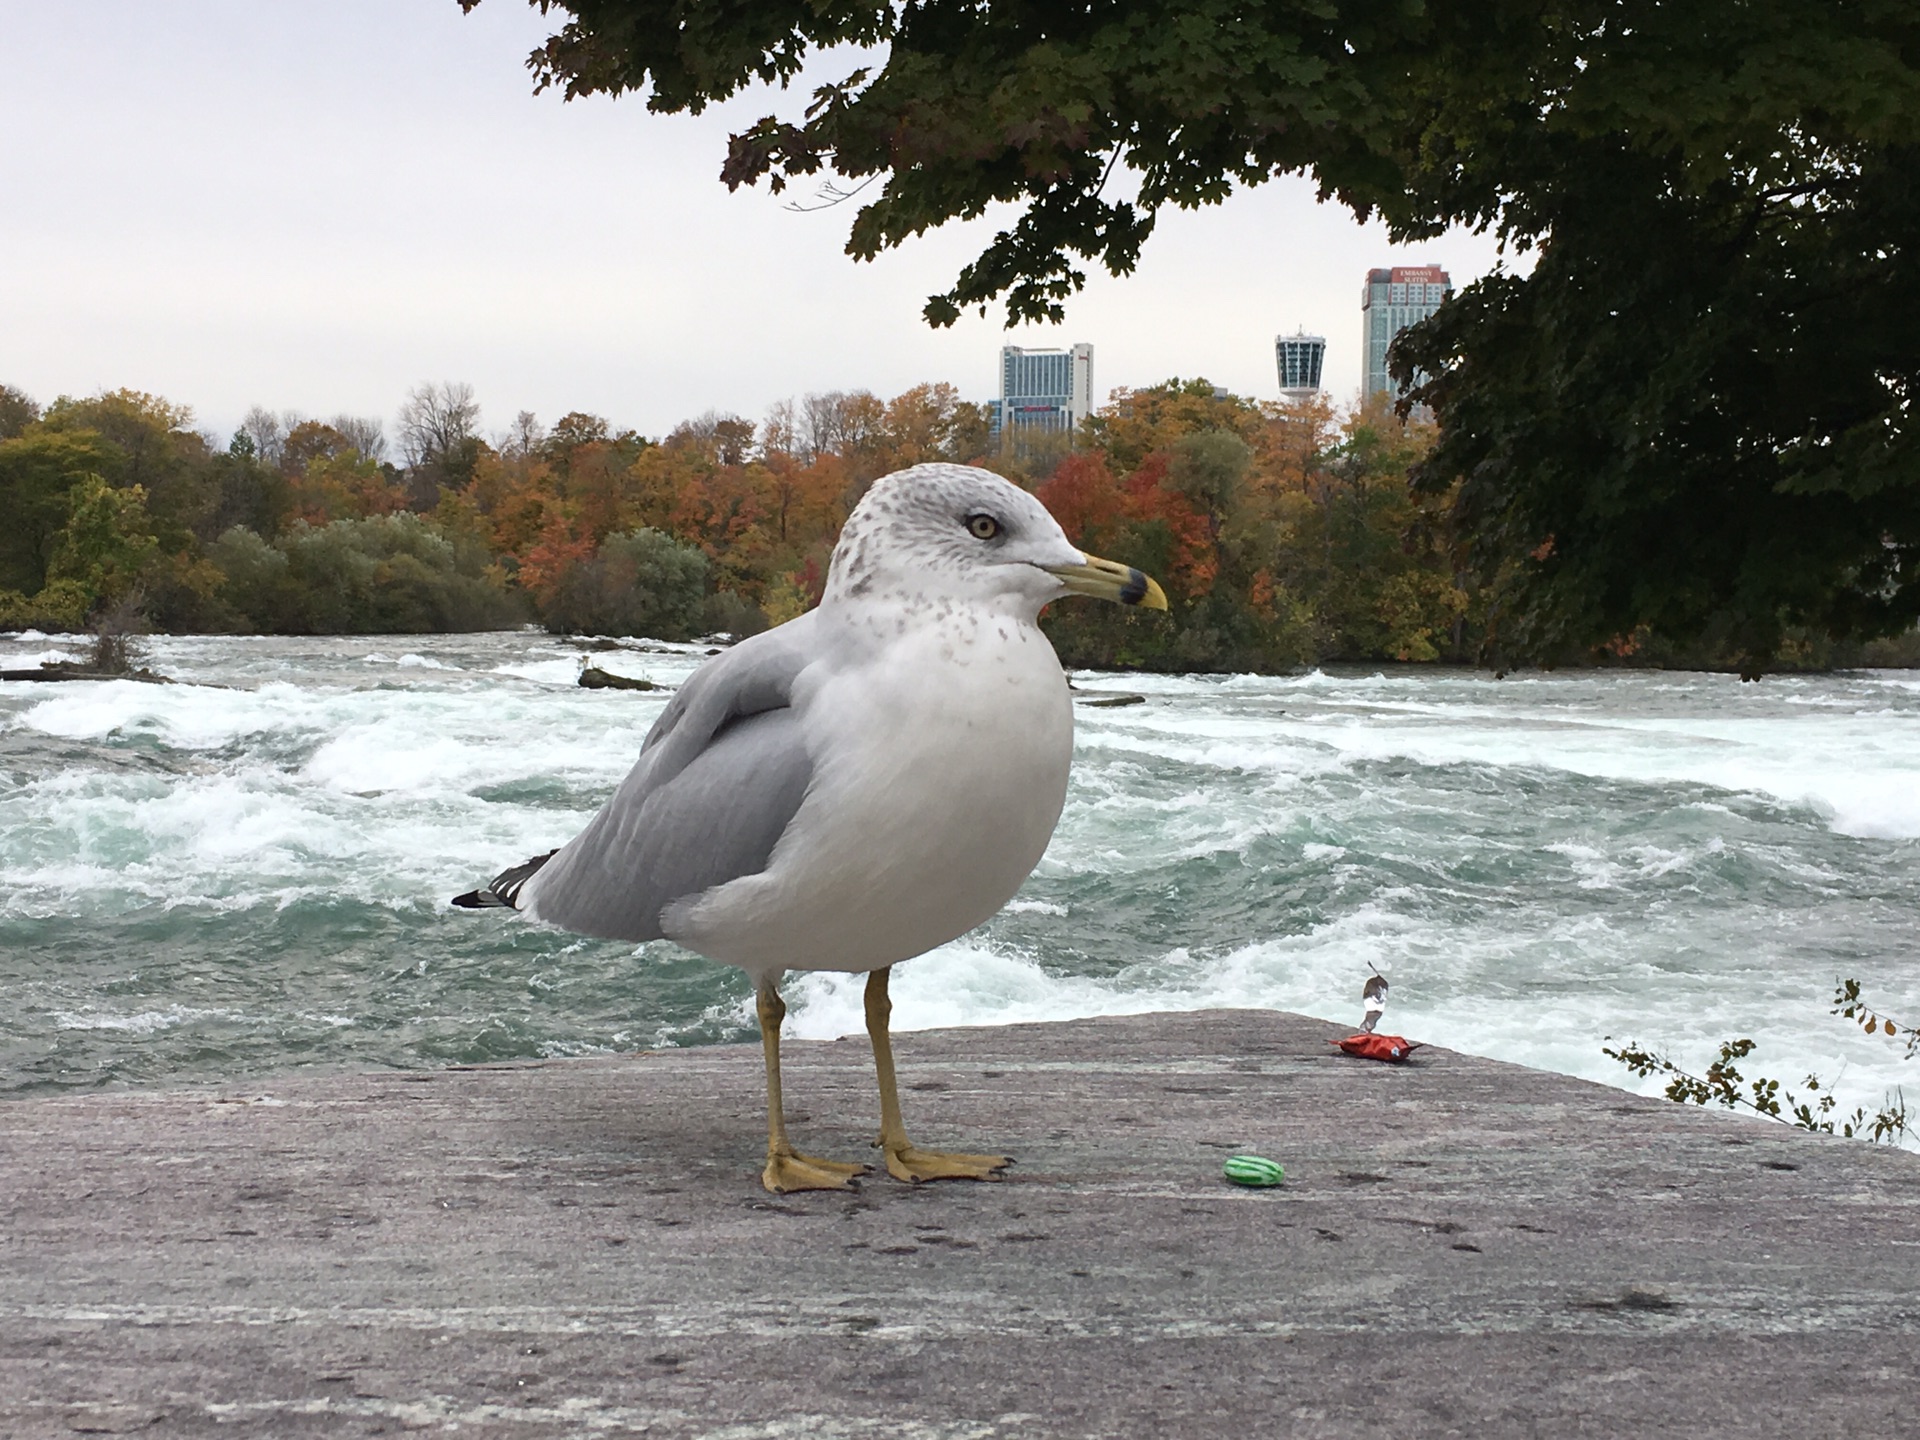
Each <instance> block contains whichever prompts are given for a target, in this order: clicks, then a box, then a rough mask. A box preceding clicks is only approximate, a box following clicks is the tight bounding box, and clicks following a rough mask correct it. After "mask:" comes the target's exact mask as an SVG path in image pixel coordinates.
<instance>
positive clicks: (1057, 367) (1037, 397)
mask: <svg viewBox="0 0 1920 1440" xmlns="http://www.w3.org/2000/svg"><path fill="white" fill-rule="evenodd" d="M992 412H993V428H994V431H995V433H996V434H997V433H998V432H999V431H1000V430H1001V429H1002V428H1003V427H1011V428H1014V429H1037V430H1063V431H1066V432H1067V433H1068V434H1071V433H1073V432H1074V431H1075V430H1077V429H1079V428H1080V422H1081V421H1082V420H1084V419H1086V418H1087V416H1089V415H1091V414H1092V413H1093V346H1091V345H1075V346H1073V347H1072V348H1071V349H1068V350H1024V349H1022V348H1021V347H1020V346H1018V345H1008V346H1005V347H1003V348H1002V349H1001V351H1000V399H999V401H998V402H997V403H996V404H995V405H994V406H993V407H992Z"/></svg>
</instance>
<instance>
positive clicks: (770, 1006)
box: [755, 984, 872, 1195]
mask: <svg viewBox="0 0 1920 1440" xmlns="http://www.w3.org/2000/svg"><path fill="white" fill-rule="evenodd" d="M755 1009H756V1010H757V1011H758V1012H759V1015H760V1050H761V1054H762V1055H763V1056H764V1057H765V1059H766V1062H767V1166H766V1169H764V1170H762V1171H761V1172H760V1183H761V1184H762V1185H765V1186H766V1187H767V1189H769V1190H771V1191H772V1192H773V1193H774V1194H776V1195H784V1194H786V1193H787V1192H788V1191H789V1190H851V1189H852V1188H853V1177H854V1176H856V1175H864V1174H866V1172H867V1171H868V1170H869V1169H871V1168H872V1167H871V1166H867V1165H850V1164H848V1163H847V1162H846V1161H844V1160H820V1159H817V1158H815V1157H814V1156H812V1155H802V1154H800V1153H799V1152H798V1151H797V1150H795V1149H794V1148H793V1144H792V1142H791V1141H789V1140H788V1139H787V1112H786V1110H785V1108H784V1107H783V1106H782V1104H781V1100H780V1022H781V1021H783V1020H785V1019H786V1018H787V1007H786V1003H785V1002H784V1001H782V1000H781V998H780V991H779V988H778V987H777V986H776V985H773V984H767V985H763V986H761V987H760V991H759V994H758V995H757V996H756V997H755Z"/></svg>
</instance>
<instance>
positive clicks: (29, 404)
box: [0, 385, 40, 440]
mask: <svg viewBox="0 0 1920 1440" xmlns="http://www.w3.org/2000/svg"><path fill="white" fill-rule="evenodd" d="M39 418H40V407H39V406H38V405H36V404H35V403H34V400H33V397H32V396H31V395H29V394H27V392H26V391H24V390H22V389H19V388H18V387H17V386H13V385H0V440H11V439H13V438H14V436H16V435H18V434H19V433H20V432H21V431H22V430H25V429H26V428H27V426H29V425H31V424H32V423H33V422H34V421H36V420H38V419H39Z"/></svg>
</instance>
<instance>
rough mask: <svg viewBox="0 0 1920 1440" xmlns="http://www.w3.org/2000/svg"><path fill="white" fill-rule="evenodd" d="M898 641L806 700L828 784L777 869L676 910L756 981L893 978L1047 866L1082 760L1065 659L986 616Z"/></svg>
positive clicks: (700, 941)
mask: <svg viewBox="0 0 1920 1440" xmlns="http://www.w3.org/2000/svg"><path fill="white" fill-rule="evenodd" d="M892 628H894V627H893V623H892V622H891V620H890V621H889V623H888V629H892ZM886 641H887V643H885V644H884V645H878V646H865V645H859V646H854V647H852V653H851V659H850V662H849V663H843V664H839V665H826V666H822V667H821V673H820V674H819V675H817V676H809V677H807V679H806V683H804V684H803V685H802V686H800V687H797V688H796V694H795V702H796V709H798V710H799V711H800V713H801V718H802V723H803V724H804V725H805V727H806V732H807V735H808V744H809V749H810V750H811V751H812V755H813V760H814V766H815V773H814V780H813V785H812V788H811V789H810V790H809V791H808V794H807V798H806V800H805V802H804V803H803V804H802V805H801V807H800V811H799V813H798V814H797V815H795V817H794V820H793V824H792V825H791V826H790V827H789V828H788V831H787V833H786V835H785V837H783V839H782V840H781V842H780V845H779V847H778V848H777V849H776V850H775V851H774V855H773V858H772V860H771V862H770V863H769V865H768V868H767V869H766V871H765V872H763V873H762V874H760V875H754V876H747V877H745V878H743V879H740V880H736V881H734V882H732V883H730V884H727V885H722V886H719V887H717V888H716V889H714V890H711V891H708V892H707V893H706V894H705V895H703V896H700V897H698V898H697V899H695V900H693V901H691V902H684V903H682V904H681V905H678V906H675V907H672V908H671V909H669V910H668V912H667V915H666V917H665V919H666V930H667V933H668V934H669V935H670V936H672V937H673V938H674V939H675V940H677V941H679V942H680V943H682V944H684V945H686V946H688V947H689V948H691V949H694V950H698V951H700V952H701V953H702V954H704V955H707V956H709V957H710V958H712V959H715V960H721V961H725V962H727V963H730V964H734V965H739V966H741V967H743V968H745V969H747V970H749V971H750V972H753V973H755V974H756V975H762V974H769V973H772V972H774V971H777V970H781V969H793V970H845V971H865V970H875V969H878V968H880V967H881V966H884V965H891V964H894V963H895V962H897V961H900V960H906V959H909V958H911V957H912V956H915V955H918V954H920V953H922V952H923V951H926V950H930V949H932V948H933V947H934V946H936V945H942V944H945V943H946V942H947V941H949V940H952V939H955V938H957V937H958V936H960V935H964V934H965V933H966V932H967V931H969V930H971V929H973V928H974V927H975V926H977V925H979V924H980V923H982V922H983V921H985V920H986V919H988V918H989V917H990V916H992V915H993V914H994V913H995V912H996V911H998V910H999V909H1000V907H1001V906H1002V905H1004V904H1005V903H1006V902H1007V901H1008V900H1009V899H1010V898H1011V897H1012V895H1013V893H1014V892H1015V891H1016V890H1018V889H1019V888H1020V885H1021V883H1022V882H1023V881H1024V880H1025V879H1026V878H1027V876H1028V874H1029V873H1031V871H1032V870H1033V867H1034V866H1035V865H1036V864H1038V863H1039V860H1040V857H1041V855H1042V854H1043V853H1044V852H1045V850H1046V847H1047V841H1048V840H1049V839H1050V838H1051V836H1052V834H1053V828H1054V825H1055V824H1056V823H1057V822H1058V821H1059V818H1060V809H1061V806H1062V805H1063V804H1064V803H1065V800H1066V791H1067V773H1068V769H1069V766H1070V764H1071V761H1072V756H1073V710H1072V703H1071V700H1070V697H1069V695H1068V693H1067V687H1066V679H1065V677H1064V676H1063V675H1062V673H1061V670H1060V663H1059V660H1058V658H1057V657H1056V656H1055V655H1054V652H1053V647H1052V646H1051V645H1050V644H1048V642H1047V639H1046V637H1045V636H1044V635H1042V634H1041V633H1040V631H1039V629H1038V628H1037V627H1036V626H1033V625H1031V624H1026V623H1023V622H1021V621H1018V620H1016V619H1013V618H1010V617H1008V616H1005V615H1000V614H995V613H993V612H991V611H976V610H970V609H959V610H956V611H954V612H952V613H949V614H947V615H944V616H943V617H941V618H939V619H937V620H929V621H928V622H926V623H924V624H922V625H919V626H916V627H912V628H911V629H908V630H906V631H905V632H904V633H899V634H890V635H888V636H886Z"/></svg>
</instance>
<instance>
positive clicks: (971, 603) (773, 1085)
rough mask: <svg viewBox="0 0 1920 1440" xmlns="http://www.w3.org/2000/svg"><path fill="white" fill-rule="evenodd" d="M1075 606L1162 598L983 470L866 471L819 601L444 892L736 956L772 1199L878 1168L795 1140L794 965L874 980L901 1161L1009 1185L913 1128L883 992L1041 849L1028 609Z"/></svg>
mask: <svg viewBox="0 0 1920 1440" xmlns="http://www.w3.org/2000/svg"><path fill="white" fill-rule="evenodd" d="M1068 595H1088V596H1093V597H1095V598H1097V599H1102V600H1112V601H1117V602H1119V603H1121V604H1124V605H1137V606H1142V607H1145V608H1147V609H1152V610H1165V609H1166V608H1167V597H1166V594H1165V593H1164V592H1163V591H1162V590H1161V588H1160V586H1159V585H1158V584H1156V583H1155V582H1154V581H1153V580H1151V579H1150V578H1148V577H1147V576H1146V575H1143V574H1142V573H1141V572H1140V571H1138V570H1136V569H1133V568H1132V567H1130V566H1127V565H1119V564H1115V563H1114V562H1113V561H1111V560H1101V559H1098V558H1096V557H1094V556H1090V555H1086V554H1084V553H1082V552H1081V551H1080V550H1078V549H1076V548H1075V547H1074V545H1073V544H1072V543H1071V542H1069V541H1068V539H1067V536H1066V533H1065V532H1064V531H1062V530H1061V528H1060V526H1059V524H1058V523H1057V522H1056V521H1055V520H1054V518H1053V517H1052V516H1051V515H1049V514H1048V513H1047V511H1046V509H1045V508H1044V507H1043V506H1042V505H1041V504H1040V502H1039V501H1037V500H1036V499H1034V497H1033V496H1031V495H1029V494H1028V493H1027V492H1026V491H1024V490H1021V489H1020V488H1019V487H1018V486H1016V485H1013V484H1011V483H1009V482H1008V481H1006V480H1004V479H1002V478H1001V477H1000V476H998V475H995V474H993V473H992V472H991V471H987V470H980V469H975V468H973V467H972V466H965V465H915V466H913V467H912V468H911V469H907V470H901V471H898V472H897V473H895V474H892V475H889V476H887V477H885V478H884V479H882V480H879V481H877V482H875V484H874V485H873V487H872V488H871V489H870V490H868V492H867V493H866V495H865V496H864V497H863V498H862V499H861V501H860V503H859V504H858V505H857V506H856V507H855V508H854V511H853V513H852V514H851V515H850V516H848V518H847V523H846V526H845V528H844V529H843V530H842V531H841V534H840V540H839V543H838V544H837V545H835V546H834V551H833V559H832V561H831V563H830V565H829V568H828V573H827V584H826V589H825V592H824V594H823V596H822V598H821V601H820V604H819V605H818V606H817V607H815V608H814V609H813V610H811V611H809V612H808V613H807V614H805V615H802V616H800V617H798V618H797V619H794V620H789V621H788V622H787V623H785V624H784V625H780V626H777V627H775V628H773V629H771V630H767V631H765V632H763V633H761V634H759V635H755V636H753V637H751V638H750V639H747V640H744V641H742V642H740V643H739V644H738V645H735V646H734V647H733V648H731V649H730V650H727V651H724V652H723V653H721V654H720V655H717V656H715V657H714V658H712V659H711V660H709V661H707V662H706V663H705V664H704V665H702V666H701V667H700V668H699V669H698V670H696V671H695V672H694V673H693V675H692V677H691V678H690V679H689V680H688V681H687V682H686V683H685V684H684V685H682V686H681V687H680V689H679V690H678V691H677V692H676V693H675V695H674V697H673V700H672V701H671V702H670V703H669V704H668V706H667V708H666V710H665V711H664V712H663V713H662V714H661V716H660V718H659V719H658V720H657V721H656V722H655V723H654V726H653V728H652V729H651V730H650V731H649V732H648V733H647V737H646V740H645V742H644V743H643V744H642V746H641V749H640V758H639V760H638V761H637V762H636V763H635V765H634V767H633V769H632V771H631V772H629V773H628V775H627V778H626V779H625V780H624V781H623V782H622V783H621V785H620V788H619V789H618V790H616V791H615V792H614V794H613V797H612V798H611V799H610V800H608V801H607V803H606V804H605V805H604V806H603V807H601V810H600V813H599V814H597V815H595V816H594V817H593V819H592V820H591V821H590V822H589V823H588V825H587V827H586V829H584V830H583V831H581V832H580V834H579V835H577V836H575V837H574V838H573V839H572V840H570V841H569V842H568V843H567V844H565V845H563V846H561V847H560V848H559V849H558V850H553V851H550V852H548V853H547V854H545V855H541V856H538V857H536V858H535V859H532V860H529V861H527V862H525V863H524V864H521V865H516V866H514V867H513V868H512V869H510V870H507V871H505V872H503V873H502V874H500V875H499V876H497V877H495V878H494V880H493V881H492V882H491V883H489V884H488V885H487V886H485V887H484V888H483V889H480V890H476V891H472V892H470V893H468V894H465V895H461V896H458V897H457V898H455V900H454V902H453V903H454V904H455V905H458V906H462V907H465V908H468V909H478V908H484V907H510V908H512V909H515V910H519V911H521V912H523V913H524V914H526V915H527V916H529V917H531V918H532V919H534V920H537V921H541V922H543V923H545V924H548V925H554V926H558V927H560V928H562V929H565V930H571V931H575V932H577V933H580V934H583V935H595V936H601V937H603V938H606V939H613V940H627V941H635V942H637V941H645V940H658V939H662V938H664V939H668V940H672V941H674V942H675V943H677V944H679V945H683V946H685V947H686V948H687V949H689V950H693V951H696V952H698V953H699V954H701V955H704V956H706V957H708V958H709V959H711V960H716V961H719V962H721V963H723V964H727V965H736V966H738V967H739V968H740V969H742V970H744V971H745V972H746V973H747V975H748V977H749V978H750V979H751V980H752V982H753V987H754V995H755V1009H756V1011H757V1013H758V1016H759V1021H760V1039H761V1047H762V1052H763V1057H764V1060H765V1065H766V1079H767V1159H766V1165H765V1167H764V1168H763V1170H762V1171H761V1182H762V1183H763V1184H764V1185H765V1186H766V1188H767V1189H768V1190H770V1191H773V1192H774V1193H776V1194H782V1193H785V1192H788V1191H795V1190H836V1189H848V1188H851V1186H852V1183H853V1178H854V1177H855V1176H857V1175H860V1174H863V1173H865V1172H866V1171H867V1170H868V1168H869V1167H868V1166H865V1165H859V1164H852V1163H849V1162H845V1161H839V1160H827V1159H821V1158H818V1157H815V1156H812V1155H804V1154H801V1153H800V1152H799V1151H797V1150H795V1149H794V1147H793V1145H792V1143H791V1141H790V1140H789V1139H788V1137H787V1127H786V1118H785V1112H784V1109H783V1107H782V1104H781V1096H780V1025H781V1021H782V1020H783V1019H784V1017H785V1015H786V1007H785V1005H784V1004H783V1003H782V1002H781V999H780V988H779V987H780V981H781V979H782V977H783V976H784V975H785V974H786V972H788V971H790V970H830V971H839V972H843V973H848V974H865V975H866V976H867V977H868V979H867V985H866V1022H867V1034H868V1036H869V1038H870V1039H871V1041H872V1044H873V1058H874V1069H875V1071H876V1074H877V1078H878V1081H879V1088H880V1137H879V1140H878V1141H877V1142H876V1144H877V1145H878V1147H879V1149H880V1151H881V1154H882V1155H883V1157H884V1159H885V1163H886V1168H887V1172H888V1173H889V1174H890V1175H892V1176H893V1177H894V1178H895V1179H898V1180H904V1181H914V1182H918V1181H927V1180H943V1179H976V1180H985V1179H992V1178H995V1177H997V1175H998V1174H999V1172H1000V1171H1001V1170H1003V1169H1004V1168H1005V1167H1006V1166H1007V1165H1009V1164H1011V1163H1012V1162H1011V1160H1010V1159H1009V1158H1008V1157H1007V1156H1004V1155H975V1154H962V1153H945V1152H941V1151H935V1150H923V1149H921V1148H920V1147H918V1146H916V1145H914V1144H913V1143H912V1142H911V1141H909V1140H908V1139H907V1134H906V1129H905V1126H904V1124H903V1122H902V1120H901V1115H900V1098H899V1094H898V1091H897V1087H896V1084H895V1078H894V1067H893V1049H892V1044H891V1041H890V1039H889V1034H888V1022H889V1018H890V1015H891V1011H892V1006H891V1004H890V1002H889V1000H888V997H887V981H888V976H889V974H890V973H891V971H892V967H893V966H895V965H897V964H899V963H900V962H901V961H904V960H910V959H912V958H913V957H914V956H916V955H920V954H923V953H925V952H926V951H928V950H931V949H933V948H934V947H935V946H937V945H944V944H946V943H947V942H948V941H949V940H954V939H957V938H958V937H960V936H961V935H964V934H966V933H967V932H968V931H969V930H972V929H973V928H974V927H975V926H977V925H979V924H981V923H982V922H984V921H986V920H987V919H988V918H989V917H991V916H992V915H993V914H994V913H995V912H997V911H998V910H999V909H1000V907H1001V906H1002V905H1004V904H1005V903H1006V902H1007V901H1008V900H1009V899H1011V898H1012V896H1013V894H1014V892H1015V891H1016V890H1018V889H1019V888H1020V885H1021V883H1022V882H1023V881H1025V879H1026V878H1027V876H1028V874H1030V873H1031V872H1032V870H1033V867H1034V866H1035V865H1036V864H1038V863H1039V861H1040V856H1041V855H1042V853H1043V852H1044V851H1045V850H1046V848H1047V842H1048V841H1049V839H1051V838H1052V835H1053V829H1054V826H1055V824H1056V823H1057V822H1058V821H1059V819H1060V810H1061V807H1062V806H1063V805H1064V804H1065V802H1066V794H1067V772H1068V768H1069V766H1070V764H1071V762H1072V758H1073V705H1072V701H1071V698H1070V696H1069V694H1068V690H1067V680H1066V676H1065V673H1064V672H1063V671H1062V669H1061V666H1060V660H1059V657H1058V656H1057V655H1055V654H1054V651H1053V646H1052V645H1051V644H1050V643H1049V642H1048V640H1047V637H1046V636H1045V635H1044V634H1042V633H1041V630H1040V627H1039V623H1038V622H1039V618H1040V611H1041V609H1042V608H1043V607H1045V606H1046V605H1048V604H1049V603H1051V602H1052V601H1055V600H1059V599H1062V598H1064V597H1066V596H1068Z"/></svg>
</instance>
